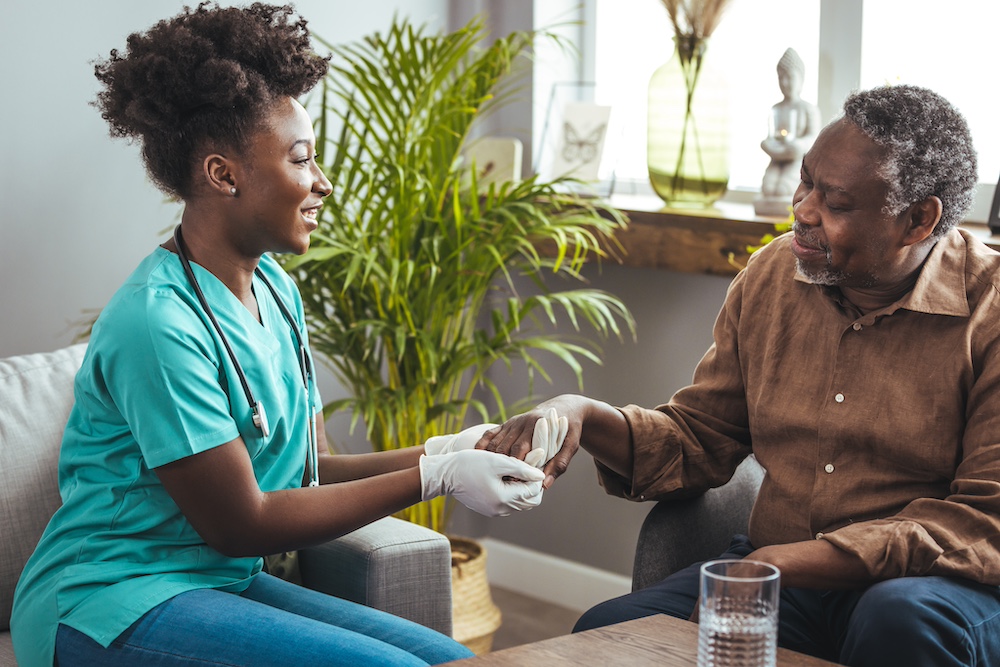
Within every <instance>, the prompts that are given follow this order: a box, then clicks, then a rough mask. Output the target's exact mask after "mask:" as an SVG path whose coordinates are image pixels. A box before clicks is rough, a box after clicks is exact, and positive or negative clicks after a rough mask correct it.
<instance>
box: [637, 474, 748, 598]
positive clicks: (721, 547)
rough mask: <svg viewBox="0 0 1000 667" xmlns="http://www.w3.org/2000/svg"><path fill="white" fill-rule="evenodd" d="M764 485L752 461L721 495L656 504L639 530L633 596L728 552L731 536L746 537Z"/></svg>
mask: <svg viewBox="0 0 1000 667" xmlns="http://www.w3.org/2000/svg"><path fill="white" fill-rule="evenodd" d="M763 479H764V469H763V468H761V467H760V464H758V463H757V460H756V459H755V458H753V457H752V456H751V457H748V458H747V459H746V460H745V461H743V463H741V464H740V467H739V468H737V469H736V473H735V474H734V475H733V477H732V479H730V480H729V481H728V482H727V483H726V484H724V485H723V486H720V487H719V488H717V489H712V490H711V491H708V492H707V493H705V494H704V495H702V496H699V497H697V498H689V499H686V500H665V501H661V502H658V503H657V504H656V505H655V506H654V507H653V509H652V510H650V512H649V514H647V515H646V519H645V520H644V521H643V523H642V528H640V529H639V540H638V543H637V544H636V548H635V563H634V566H633V569H632V590H633V591H637V590H639V589H641V588H645V587H646V586H649V585H651V584H654V583H656V582H658V581H661V580H662V579H665V578H666V577H667V576H669V575H671V574H673V573H674V572H676V571H677V570H680V569H683V568H685V567H687V566H688V565H691V564H692V563H697V562H699V561H704V560H710V559H712V558H715V557H716V556H718V555H719V554H721V553H722V552H724V551H725V550H726V548H727V547H728V546H729V541H730V539H731V538H732V537H733V535H736V534H737V533H746V530H747V523H748V522H749V520H750V510H751V508H752V507H753V503H754V500H755V499H756V498H757V490H758V489H759V488H760V483H761V480H763Z"/></svg>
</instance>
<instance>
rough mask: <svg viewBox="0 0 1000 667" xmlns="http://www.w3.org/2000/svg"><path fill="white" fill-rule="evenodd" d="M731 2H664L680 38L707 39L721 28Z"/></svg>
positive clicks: (712, 0) (677, 0)
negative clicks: (720, 24)
mask: <svg viewBox="0 0 1000 667" xmlns="http://www.w3.org/2000/svg"><path fill="white" fill-rule="evenodd" d="M729 1H730V0H662V2H663V6H664V7H666V8H667V14H668V15H669V16H670V22H671V23H672V24H673V25H674V32H675V33H676V34H677V36H678V37H681V36H683V37H688V38H691V37H693V38H695V39H706V38H707V37H709V36H710V35H711V34H712V33H713V32H714V31H715V29H716V28H717V27H718V26H719V21H721V20H722V15H723V14H724V13H725V11H726V7H727V6H728V5H729Z"/></svg>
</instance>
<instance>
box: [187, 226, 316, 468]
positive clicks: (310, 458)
mask: <svg viewBox="0 0 1000 667" xmlns="http://www.w3.org/2000/svg"><path fill="white" fill-rule="evenodd" d="M174 245H175V246H177V256H178V257H179V258H180V260H181V266H183V268H184V274H185V275H186V276H187V279H188V282H189V283H190V284H191V288H192V289H193V290H194V293H195V296H196V297H197V298H198V303H200V304H201V307H202V310H204V312H205V314H206V315H207V316H208V319H209V321H210V322H211V323H212V326H213V327H214V328H215V331H216V333H218V334H219V339H220V340H221V341H222V345H223V347H225V348H226V353H227V354H228V355H229V359H230V361H232V363H233V368H234V369H235V370H236V375H237V377H238V378H239V380H240V385H242V387H243V394H244V395H245V396H246V399H247V403H248V404H249V405H250V411H251V413H252V414H253V423H254V425H255V426H256V427H257V428H258V429H260V432H261V434H262V435H263V436H264V437H265V438H266V437H268V436H269V435H270V427H269V425H268V422H267V413H266V411H265V410H264V406H263V405H262V404H261V403H260V401H258V400H257V399H256V398H255V397H254V394H253V390H251V388H250V383H249V382H248V381H247V377H246V373H244V372H243V366H242V365H241V364H240V362H239V360H238V359H237V358H236V353H235V352H234V351H233V348H232V345H230V344H229V339H228V338H227V337H226V334H225V332H223V330H222V326H220V325H219V321H218V320H217V319H216V318H215V313H214V312H213V311H212V307H211V306H210V305H209V303H208V299H206V298H205V294H204V293H203V292H202V291H201V285H199V284H198V279H197V278H196V277H195V275H194V271H193V270H192V268H191V262H190V261H189V260H188V257H187V246H186V245H185V244H184V237H183V235H182V234H181V226H180V225H177V227H175V228H174ZM254 275H255V276H257V277H258V278H259V279H260V281H261V282H262V283H264V285H265V286H266V287H267V289H268V291H270V292H271V296H273V297H274V302H275V303H276V304H278V310H280V311H281V315H282V317H284V318H285V320H286V321H287V322H288V325H289V326H290V327H291V329H292V334H293V335H294V336H295V343H296V345H297V346H298V362H299V370H300V371H301V374H302V387H303V390H304V393H305V402H306V406H307V410H306V422H307V434H308V438H309V447H308V449H307V451H306V467H307V468H308V470H309V486H319V439H318V434H317V432H316V423H315V416H314V412H315V411H314V410H313V407H314V406H313V403H312V394H311V392H310V391H309V388H310V385H311V383H312V382H313V380H314V378H313V365H312V360H311V359H310V357H309V350H308V349H306V345H305V340H304V339H303V337H302V334H301V333H300V332H299V327H298V324H297V323H296V322H295V318H294V317H293V316H292V313H291V311H290V310H289V309H288V306H286V305H285V302H284V301H283V300H282V298H281V297H280V296H279V295H278V291H277V290H276V289H275V288H274V285H272V284H271V281H270V280H268V279H267V277H266V276H265V275H264V272H263V271H261V270H260V267H259V266H258V267H257V268H256V269H254Z"/></svg>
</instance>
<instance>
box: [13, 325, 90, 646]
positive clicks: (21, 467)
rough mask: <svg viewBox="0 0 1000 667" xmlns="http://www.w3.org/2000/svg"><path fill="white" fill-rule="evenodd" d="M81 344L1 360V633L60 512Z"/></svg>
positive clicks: (83, 348)
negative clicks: (63, 448) (66, 432)
mask: <svg viewBox="0 0 1000 667" xmlns="http://www.w3.org/2000/svg"><path fill="white" fill-rule="evenodd" d="M86 348H87V346H86V345H82V344H81V345H74V346H72V347H67V348H63V349H61V350H57V351H55V352H49V353H45V354H27V355H23V356H18V357H9V358H7V359H0V536H2V539H0V631H3V630H6V629H8V628H9V627H10V609H11V605H12V604H13V598H14V586H15V585H16V584H17V578H18V577H19V576H20V575H21V569H22V568H23V567H24V563H25V561H27V560H28V556H29V555H31V552H32V550H34V548H35V545H36V544H37V543H38V538H39V537H41V535H42V531H43V530H44V529H45V525H46V524H47V523H48V521H49V518H50V517H51V516H52V513H53V512H55V510H56V508H57V507H59V502H60V500H59V488H58V484H57V479H56V475H57V463H58V459H59V445H60V443H61V442H62V434H63V429H64V428H65V427H66V421H67V420H68V419H69V411H70V408H72V406H73V379H74V377H75V376H76V372H77V370H78V369H79V368H80V363H81V361H82V360H83V353H84V351H85V350H86Z"/></svg>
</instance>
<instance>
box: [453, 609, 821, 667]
mask: <svg viewBox="0 0 1000 667" xmlns="http://www.w3.org/2000/svg"><path fill="white" fill-rule="evenodd" d="M697 662H698V625H697V624H695V623H692V622H690V621H682V620H680V619H677V618H673V617H671V616H664V615H658V616H648V617H646V618H640V619H637V620H634V621H626V622H625V623H618V624H617V625H609V626H608V627H605V628H597V629H596V630H587V631H586V632H578V633H576V634H572V635H564V636H562V637H555V638H553V639H546V640H545V641H540V642H535V643H534V644H525V645H524V646H515V647H513V648H508V649H504V650H503V651H497V652H495V653H487V654H486V655H480V656H476V657H475V658H469V659H467V660H459V661H457V662H449V663H447V664H449V665H455V666H456V667H465V666H466V665H468V666H469V667H471V666H472V665H484V666H489V665H506V666H510V667H515V666H516V667H535V666H537V667H558V666H559V665H567V666H569V665H595V666H596V665H600V666H602V667H603V666H604V665H628V666H629V667H645V666H647V665H648V666H649V667H654V666H655V667H693V665H695V664H697ZM831 665H834V663H832V662H827V661H826V660H820V659H819V658H813V657H811V656H808V655H803V654H801V653H796V652H795V651H789V650H788V649H783V648H779V649H778V667H824V666H825V667H830V666H831Z"/></svg>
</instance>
